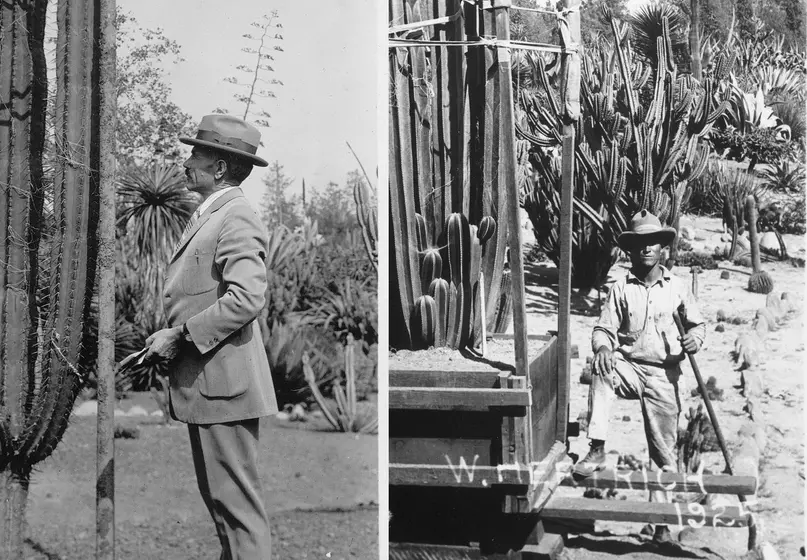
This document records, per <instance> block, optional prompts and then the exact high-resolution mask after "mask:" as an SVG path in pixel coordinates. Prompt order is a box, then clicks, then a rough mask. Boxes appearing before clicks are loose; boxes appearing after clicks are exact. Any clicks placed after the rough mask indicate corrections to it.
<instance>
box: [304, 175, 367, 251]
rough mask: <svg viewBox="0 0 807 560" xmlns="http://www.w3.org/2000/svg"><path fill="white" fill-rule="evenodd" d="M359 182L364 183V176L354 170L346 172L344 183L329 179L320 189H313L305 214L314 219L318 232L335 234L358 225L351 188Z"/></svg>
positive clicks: (347, 230)
mask: <svg viewBox="0 0 807 560" xmlns="http://www.w3.org/2000/svg"><path fill="white" fill-rule="evenodd" d="M361 183H364V177H362V175H361V173H360V172H359V171H357V170H356V171H351V172H350V173H348V176H347V182H346V183H345V184H344V185H340V184H338V183H335V182H334V181H330V182H329V183H328V184H327V185H326V186H325V189H323V190H322V191H318V190H316V189H314V192H313V195H312V196H311V201H310V202H309V204H308V205H307V206H306V209H305V214H306V216H308V217H309V218H310V219H312V220H316V222H317V225H318V227H319V231H320V233H322V234H323V235H326V236H327V235H336V234H341V233H346V232H349V231H351V230H354V229H357V228H358V227H359V222H358V220H357V218H356V204H355V202H354V200H353V189H354V187H355V185H356V184H361Z"/></svg>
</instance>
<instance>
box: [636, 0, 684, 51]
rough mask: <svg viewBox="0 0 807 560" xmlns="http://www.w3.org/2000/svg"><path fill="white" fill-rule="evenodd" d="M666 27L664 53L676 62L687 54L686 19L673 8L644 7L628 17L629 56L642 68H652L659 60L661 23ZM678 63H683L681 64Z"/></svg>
mask: <svg viewBox="0 0 807 560" xmlns="http://www.w3.org/2000/svg"><path fill="white" fill-rule="evenodd" d="M665 19H666V20H667V25H668V26H669V35H668V38H667V45H666V49H667V51H668V53H669V55H671V56H672V57H673V58H674V59H676V60H678V59H679V57H681V56H682V55H683V54H684V53H686V50H687V37H686V34H685V29H686V18H685V17H684V15H683V14H682V13H681V11H680V10H679V9H678V8H677V7H676V6H674V5H673V4H667V3H651V4H645V5H644V6H642V7H641V8H639V9H638V10H637V11H636V12H635V13H634V14H632V15H631V16H629V18H628V23H629V24H630V28H631V31H632V46H633V52H634V53H635V54H636V55H637V56H638V57H639V58H641V59H642V60H643V61H644V62H645V63H646V64H649V65H651V66H655V64H656V61H658V59H659V49H658V40H659V38H661V37H662V34H663V28H664V24H663V22H664V20H665ZM681 62H687V63H688V59H687V60H686V61H684V60H681Z"/></svg>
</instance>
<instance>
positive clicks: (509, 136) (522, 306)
mask: <svg viewBox="0 0 807 560" xmlns="http://www.w3.org/2000/svg"><path fill="white" fill-rule="evenodd" d="M509 6H510V2H509V0H494V2H493V12H494V14H495V20H496V38H497V39H499V40H502V41H509V40H510V12H509ZM496 58H497V62H498V66H499V96H500V98H499V101H500V102H499V107H500V113H499V117H500V120H499V133H500V151H499V185H500V186H501V188H502V189H507V190H506V191H505V192H506V193H507V195H506V196H507V200H506V202H505V204H506V205H507V207H506V209H504V212H502V215H503V216H504V217H505V219H506V220H507V221H508V222H509V224H510V227H509V230H508V232H509V235H508V242H509V245H510V278H511V279H512V290H513V340H514V346H515V358H516V359H515V362H516V364H515V365H516V375H521V376H526V375H527V374H528V373H529V372H528V367H529V357H528V352H529V350H528V347H527V307H526V303H525V299H524V259H523V255H522V253H521V247H522V240H521V228H520V227H519V226H518V224H519V203H518V201H519V196H518V182H517V181H516V168H517V164H516V129H515V118H514V116H513V82H512V72H511V65H510V49H508V48H506V47H502V46H497V47H496ZM526 431H527V433H526V434H525V436H526V437H525V446H526V448H527V449H526V451H527V455H526V456H527V457H533V449H532V426H531V425H530V423H529V422H527V423H526Z"/></svg>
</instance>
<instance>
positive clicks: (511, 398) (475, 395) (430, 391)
mask: <svg viewBox="0 0 807 560" xmlns="http://www.w3.org/2000/svg"><path fill="white" fill-rule="evenodd" d="M388 399H389V400H388V402H389V408H391V409H392V408H395V409H425V410H468V411H477V410H487V409H489V408H491V407H526V406H529V404H530V395H529V393H528V392H527V391H523V390H518V389H457V388H451V387H390V388H389V397H388Z"/></svg>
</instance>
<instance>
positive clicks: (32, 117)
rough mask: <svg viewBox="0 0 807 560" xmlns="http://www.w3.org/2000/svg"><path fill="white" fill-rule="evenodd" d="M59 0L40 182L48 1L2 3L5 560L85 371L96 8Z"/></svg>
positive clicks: (92, 250) (92, 243)
mask: <svg viewBox="0 0 807 560" xmlns="http://www.w3.org/2000/svg"><path fill="white" fill-rule="evenodd" d="M58 4H59V5H58V8H57V26H58V35H57V44H56V49H55V50H56V53H57V58H56V98H55V119H54V134H55V149H56V153H55V154H54V158H53V169H54V176H53V181H52V188H51V187H50V186H49V188H48V189H47V190H46V189H45V184H46V183H45V181H44V180H43V167H42V155H43V148H44V139H45V114H46V111H45V103H46V93H47V92H46V90H47V76H46V64H45V55H44V47H43V42H44V29H45V7H46V4H45V2H35V1H33V0H18V1H14V2H4V3H3V4H2V5H0V45H1V46H0V49H1V50H2V52H3V55H2V57H3V63H2V64H0V185H3V188H0V231H2V232H3V236H2V242H0V262H2V263H3V266H2V268H0V275H2V278H0V302H2V304H3V313H2V319H1V320H2V323H0V355H2V361H0V386H2V387H3V391H2V393H0V399H1V401H0V508H2V519H3V525H2V528H1V530H0V557H3V558H19V557H21V555H22V542H23V541H22V539H23V537H24V534H25V531H24V513H25V502H26V499H27V491H28V486H29V481H30V475H31V470H32V467H33V466H34V465H36V464H37V463H39V462H40V461H42V460H43V459H45V458H46V457H48V456H49V455H50V454H51V453H52V452H53V450H54V448H55V447H56V445H57V444H58V443H59V441H60V440H61V437H62V435H63V434H64V431H65V429H66V427H67V422H68V418H69V416H70V411H71V409H72V407H73V403H74V401H75V398H76V396H77V394H78V392H79V389H80V388H81V384H82V379H83V378H84V377H85V376H86V372H87V369H88V368H87V365H88V364H87V354H86V352H85V336H86V332H87V323H86V317H87V314H88V312H89V308H90V302H91V299H92V293H93V288H94V280H95V272H96V258H97V254H98V238H97V224H98V214H99V200H100V198H99V185H98V176H97V172H96V171H95V170H97V169H98V167H99V155H100V152H99V145H98V137H99V136H98V128H97V127H98V124H99V121H98V118H97V115H98V107H99V104H98V102H99V98H98V94H97V92H98V91H99V84H98V77H99V74H98V70H97V66H96V67H95V68H94V66H95V64H94V60H93V51H92V48H93V45H95V44H97V37H95V36H94V33H95V29H96V25H95V21H96V18H97V17H98V14H97V12H96V11H95V6H94V5H93V4H92V3H88V2H78V1H74V0H60V1H59V3H58ZM68 30H69V33H68ZM47 184H48V185H51V183H50V181H48V183H47ZM46 198H47V199H48V202H49V203H48V204H47V205H45V203H44V202H45V199H46ZM51 212H52V215H46V214H50V213H51ZM48 224H52V227H48ZM40 256H41V257H42V262H40V260H39V259H40Z"/></svg>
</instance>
